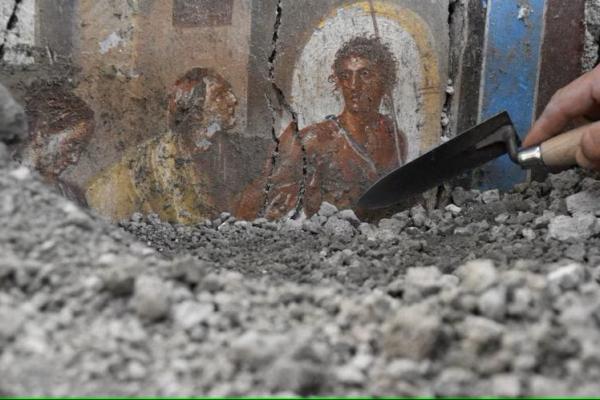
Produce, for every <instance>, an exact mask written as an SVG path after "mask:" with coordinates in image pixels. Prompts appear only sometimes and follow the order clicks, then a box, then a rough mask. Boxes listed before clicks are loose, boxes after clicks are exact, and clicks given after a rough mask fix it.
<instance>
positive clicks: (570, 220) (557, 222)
mask: <svg viewBox="0 0 600 400" xmlns="http://www.w3.org/2000/svg"><path fill="white" fill-rule="evenodd" d="M597 224H598V221H597V219H596V217H594V216H593V215H590V214H577V215H575V216H574V217H567V216H564V215H559V216H558V217H555V218H553V219H552V221H550V226H549V227H548V237H550V238H553V239H557V240H560V241H567V240H585V239H589V238H590V237H591V236H592V235H594V234H595V233H596V228H597Z"/></svg>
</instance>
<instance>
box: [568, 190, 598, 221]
mask: <svg viewBox="0 0 600 400" xmlns="http://www.w3.org/2000/svg"><path fill="white" fill-rule="evenodd" d="M565 201H566V203H567V210H569V212H570V213H571V214H573V215H574V214H595V213H597V212H600V188H596V189H595V190H585V191H583V192H579V193H576V194H573V195H571V196H569V197H567V198H566V200H565Z"/></svg>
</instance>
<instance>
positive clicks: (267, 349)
mask: <svg viewBox="0 0 600 400" xmlns="http://www.w3.org/2000/svg"><path fill="white" fill-rule="evenodd" d="M286 344H287V342H286V338H285V337H283V336H276V335H267V334H263V333H260V332H257V331H254V330H250V331H247V332H245V333H244V334H243V335H242V336H240V337H238V338H236V339H235V340H233V341H232V343H231V350H232V353H233V354H232V355H233V359H234V360H235V362H236V363H238V364H240V365H244V366H247V367H249V368H251V369H258V368H261V367H264V366H266V365H268V364H270V363H271V362H272V361H273V360H274V359H275V358H276V357H277V356H278V355H279V354H280V352H281V351H282V350H283V349H284V347H285V345H286Z"/></svg>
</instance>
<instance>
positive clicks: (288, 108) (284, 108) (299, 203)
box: [261, 0, 308, 218]
mask: <svg viewBox="0 0 600 400" xmlns="http://www.w3.org/2000/svg"><path fill="white" fill-rule="evenodd" d="M282 2H283V0H278V2H277V8H276V12H277V16H276V18H275V24H274V25H273V39H272V42H271V54H270V55H269V59H268V62H269V74H268V76H269V81H270V83H271V89H272V92H273V93H274V94H275V97H276V98H277V102H278V104H279V105H280V106H281V108H279V109H278V110H276V109H275V107H274V106H273V101H272V99H271V97H269V96H267V103H268V106H269V110H270V111H271V116H272V118H271V136H272V139H273V141H274V143H275V148H274V150H273V152H272V153H271V170H270V171H269V175H268V177H267V182H266V184H265V188H264V191H265V202H264V204H263V209H262V210H261V214H264V213H265V211H266V209H267V207H268V202H269V193H270V191H271V190H272V189H273V181H272V178H273V174H274V172H275V168H276V166H277V162H278V161H279V158H280V157H281V154H280V151H279V150H280V149H279V145H280V141H279V137H278V135H277V131H276V128H277V124H276V122H277V116H278V115H281V114H283V112H287V113H288V114H289V115H290V117H291V119H292V122H291V123H290V127H291V129H292V134H293V136H294V138H295V139H296V140H298V142H299V143H300V147H301V151H302V180H301V181H300V189H299V191H298V197H297V200H296V205H295V209H294V215H293V218H296V217H298V216H299V214H300V212H301V210H302V208H303V205H304V193H305V191H306V176H307V164H308V159H307V156H306V148H305V147H304V145H303V144H302V139H301V138H300V131H299V129H298V114H297V113H296V111H295V110H294V109H293V107H292V105H291V104H290V103H289V102H288V101H287V99H286V97H285V94H284V92H283V90H282V89H281V88H280V87H279V85H278V84H277V83H276V81H275V61H276V59H277V51H278V50H277V44H278V41H279V33H280V29H281V20H282V16H283V7H282Z"/></svg>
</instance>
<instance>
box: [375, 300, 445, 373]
mask: <svg viewBox="0 0 600 400" xmlns="http://www.w3.org/2000/svg"><path fill="white" fill-rule="evenodd" d="M441 325H442V322H441V319H440V318H439V316H437V315H435V314H433V313H432V312H431V310H430V309H429V308H428V307H425V306H423V305H421V304H417V305H413V306H408V307H404V308H401V309H400V310H398V311H397V312H396V314H395V315H394V316H393V317H392V318H391V319H390V320H388V321H387V322H386V323H385V325H384V327H383V332H384V333H383V351H384V353H385V354H386V356H387V357H388V358H393V357H399V358H409V359H411V360H416V361H419V360H423V359H425V358H428V357H429V356H430V355H431V354H432V353H433V352H434V351H435V348H436V344H437V342H438V339H439V337H440V334H441Z"/></svg>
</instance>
